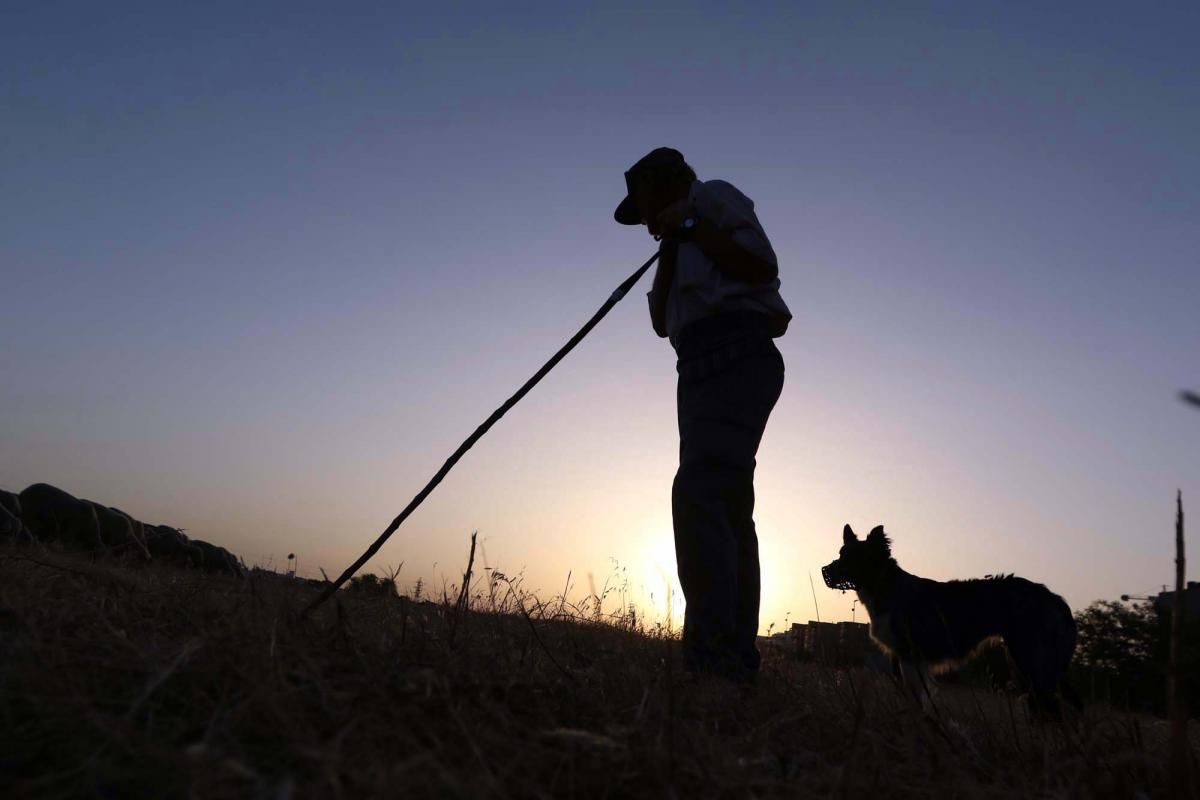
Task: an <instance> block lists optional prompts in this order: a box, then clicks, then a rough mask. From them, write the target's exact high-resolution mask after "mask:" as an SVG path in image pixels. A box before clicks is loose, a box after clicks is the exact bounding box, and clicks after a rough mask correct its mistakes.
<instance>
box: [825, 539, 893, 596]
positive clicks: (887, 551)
mask: <svg viewBox="0 0 1200 800" xmlns="http://www.w3.org/2000/svg"><path fill="white" fill-rule="evenodd" d="M895 565H896V560H895V559H894V558H892V543H891V541H890V540H889V539H888V537H887V534H885V533H884V532H883V526H882V525H879V526H877V527H876V528H875V529H874V530H873V531H871V532H870V533H869V534H867V538H866V539H864V540H861V541H860V540H859V538H858V537H857V536H855V535H854V531H853V530H852V529H851V528H850V526H849V525H847V526H846V527H845V528H843V529H842V549H841V550H840V551H838V557H837V559H835V560H834V561H832V562H830V563H828V564H826V565H825V566H823V567H821V577H823V578H824V579H825V585H826V586H828V587H829V588H830V589H841V590H842V591H846V590H848V589H862V588H870V587H871V585H872V584H873V583H874V582H875V581H877V580H878V579H879V578H880V577H881V576H882V575H883V573H884V571H885V570H886V569H887V568H888V567H889V566H895Z"/></svg>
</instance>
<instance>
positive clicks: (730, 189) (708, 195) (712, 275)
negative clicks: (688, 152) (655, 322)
mask: <svg viewBox="0 0 1200 800" xmlns="http://www.w3.org/2000/svg"><path fill="white" fill-rule="evenodd" d="M688 203H689V204H690V205H691V209H692V212H693V214H694V215H695V216H697V217H700V218H703V219H705V220H707V221H708V222H710V223H712V224H713V225H715V226H716V227H717V228H718V229H720V230H722V231H725V232H727V233H729V234H730V235H731V237H732V238H733V240H734V242H736V243H737V244H738V245H739V246H740V247H741V248H743V249H744V250H746V251H747V252H749V253H751V254H752V255H755V256H757V257H758V258H760V259H762V260H763V261H767V262H769V263H771V264H774V265H775V266H776V267H778V265H779V262H778V260H777V259H776V258H775V251H774V250H773V249H772V248H771V242H770V241H769V240H768V239H767V234H766V233H764V232H763V228H762V225H761V224H760V223H759V221H758V217H757V216H756V215H755V213H754V202H753V201H752V200H751V199H750V198H749V197H746V195H744V194H742V193H741V192H740V191H738V190H737V189H736V188H735V187H734V186H733V185H732V184H729V183H727V182H725V181H721V180H713V181H694V182H693V183H692V188H691V189H690V190H689V192H688ZM674 244H675V243H673V242H668V241H667V240H665V239H664V240H663V243H662V246H661V248H660V249H662V250H665V249H667V248H671V247H674ZM659 268H660V269H662V265H661V264H660V266H659ZM779 285H780V284H779V279H778V278H775V279H774V280H772V281H768V282H766V283H756V284H755V283H746V282H744V281H739V280H737V279H736V278H731V277H729V276H728V275H725V274H724V273H722V272H721V271H720V270H719V269H717V267H716V266H715V265H714V264H713V262H712V261H711V260H710V259H709V257H708V256H707V255H705V253H704V251H703V250H702V249H701V248H700V246H699V245H698V244H696V243H695V242H688V241H683V242H679V243H678V251H677V253H676V256H675V275H674V278H673V279H672V281H671V284H670V286H669V287H668V289H667V297H666V302H665V310H666V313H665V319H664V322H665V335H666V336H667V337H668V338H670V340H671V344H672V345H674V344H676V341H677V337H678V335H679V332H680V331H681V330H682V329H683V328H684V326H686V325H688V324H689V323H692V322H695V321H696V320H698V319H703V318H704V317H711V316H715V315H718V314H724V313H728V312H731V311H755V312H759V313H762V314H765V315H766V316H767V318H768V320H769V323H770V327H771V330H772V335H773V336H782V335H783V333H784V331H786V330H787V325H788V322H789V321H790V320H791V318H792V313H791V312H790V311H789V310H788V307H787V305H786V304H785V303H784V302H783V298H782V297H781V296H780V294H779ZM658 291H661V290H660V289H651V291H650V292H649V294H648V295H647V296H648V298H649V302H650V308H651V316H652V317H653V315H654V309H655V308H656V306H658V304H660V303H662V302H663V299H662V298H661V297H659V296H658V295H657V292H658ZM663 334H664V331H659V335H660V336H661V335H663Z"/></svg>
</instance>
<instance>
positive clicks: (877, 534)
mask: <svg viewBox="0 0 1200 800" xmlns="http://www.w3.org/2000/svg"><path fill="white" fill-rule="evenodd" d="M867 541H868V542H870V543H872V544H882V545H883V546H884V548H885V549H887V550H888V551H890V550H891V544H892V542H891V540H890V539H888V537H887V534H885V533H884V532H883V526H882V525H876V526H875V527H874V528H872V529H871V532H870V533H869V534H867Z"/></svg>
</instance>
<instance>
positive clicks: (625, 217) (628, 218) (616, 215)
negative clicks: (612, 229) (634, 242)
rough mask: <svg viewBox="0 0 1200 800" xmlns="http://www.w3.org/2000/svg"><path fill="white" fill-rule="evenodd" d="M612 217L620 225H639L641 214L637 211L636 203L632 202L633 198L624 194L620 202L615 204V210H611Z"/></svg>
mask: <svg viewBox="0 0 1200 800" xmlns="http://www.w3.org/2000/svg"><path fill="white" fill-rule="evenodd" d="M613 219H615V220H616V221H617V222H619V223H621V224H622V225H641V224H642V215H641V213H640V212H638V209H637V205H636V204H635V203H634V202H633V198H632V197H629V196H628V195H626V197H625V199H624V200H622V201H621V204H620V205H619V206H617V210H616V211H614V212H613Z"/></svg>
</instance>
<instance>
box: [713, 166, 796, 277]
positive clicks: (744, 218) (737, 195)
mask: <svg viewBox="0 0 1200 800" xmlns="http://www.w3.org/2000/svg"><path fill="white" fill-rule="evenodd" d="M693 204H694V207H695V209H696V213H697V214H700V215H701V216H703V217H705V218H706V219H708V220H709V221H711V222H713V223H715V224H716V226H717V227H718V228H720V229H721V230H723V231H726V232H728V233H729V234H730V236H731V238H732V239H733V241H734V242H736V243H737V245H738V246H739V247H741V248H742V249H743V250H745V251H746V252H748V253H750V254H751V255H753V256H757V257H758V258H760V259H762V260H763V261H766V262H768V263H770V264H773V265H775V266H776V267H778V266H779V261H778V260H777V259H776V258H775V250H774V248H772V247H771V242H770V240H769V239H767V234H766V232H765V231H764V230H763V228H762V224H761V223H760V222H759V221H758V216H757V215H756V214H755V213H754V201H753V200H751V199H750V198H749V197H747V196H746V195H744V194H742V193H741V192H740V191H738V189H737V188H736V187H735V186H733V184H731V183H727V182H726V181H721V180H714V181H706V182H704V183H703V184H701V186H700V190H699V191H698V192H697V193H696V195H695V198H694V200H693Z"/></svg>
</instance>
